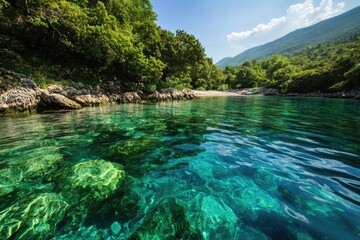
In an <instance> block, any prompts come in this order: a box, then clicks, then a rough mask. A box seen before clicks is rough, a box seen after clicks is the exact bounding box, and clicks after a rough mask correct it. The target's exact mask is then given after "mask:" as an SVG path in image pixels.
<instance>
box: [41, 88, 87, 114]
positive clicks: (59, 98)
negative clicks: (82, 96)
mask: <svg viewBox="0 0 360 240" xmlns="http://www.w3.org/2000/svg"><path fill="white" fill-rule="evenodd" d="M40 97H41V102H40V104H39V105H38V106H37V110H38V111H39V112H43V111H47V110H71V109H79V108H81V105H80V104H78V103H77V102H74V101H73V100H71V99H69V98H67V97H65V96H63V95H61V94H57V93H49V92H48V91H44V90H40Z"/></svg>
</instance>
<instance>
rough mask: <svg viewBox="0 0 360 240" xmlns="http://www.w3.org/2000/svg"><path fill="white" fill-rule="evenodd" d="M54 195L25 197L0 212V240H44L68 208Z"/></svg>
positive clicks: (45, 194) (59, 197)
mask: <svg viewBox="0 0 360 240" xmlns="http://www.w3.org/2000/svg"><path fill="white" fill-rule="evenodd" d="M68 206H69V205H68V203H66V202H65V201H64V200H63V199H62V197H61V196H60V195H58V194H55V193H43V194H40V195H36V196H35V195H32V196H27V197H26V198H25V199H22V200H20V201H19V202H17V203H15V204H14V205H12V206H11V207H9V208H7V209H5V210H3V211H1V212H0V239H10V238H11V239H46V238H49V236H51V234H52V233H53V232H54V230H55V229H56V226H57V224H58V223H59V222H60V221H61V219H62V218H63V216H64V213H65V211H66V210H67V208H68Z"/></svg>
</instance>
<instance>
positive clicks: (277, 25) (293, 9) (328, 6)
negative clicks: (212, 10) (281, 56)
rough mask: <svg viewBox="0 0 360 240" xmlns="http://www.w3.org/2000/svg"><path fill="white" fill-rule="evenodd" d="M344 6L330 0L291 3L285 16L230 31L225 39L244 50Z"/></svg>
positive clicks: (305, 25) (320, 18)
mask: <svg viewBox="0 0 360 240" xmlns="http://www.w3.org/2000/svg"><path fill="white" fill-rule="evenodd" d="M344 7H345V3H344V2H340V3H338V4H336V5H334V3H333V1H332V0H321V3H320V6H318V7H316V6H315V5H314V3H313V1H312V0H305V2H303V3H298V4H295V5H291V6H290V7H289V8H288V10H287V14H286V16H283V17H280V18H273V19H272V20H271V21H270V22H268V23H266V24H263V23H262V24H259V25H257V26H256V27H254V28H252V29H251V30H247V31H243V32H232V33H230V34H228V35H227V39H228V42H229V43H230V45H231V47H232V48H234V49H236V50H237V51H244V50H246V49H248V48H251V47H254V46H258V45H261V44H264V43H266V42H269V41H273V40H275V39H277V38H279V37H282V36H284V35H286V34H287V33H289V32H291V31H294V30H296V29H299V28H304V27H308V26H310V25H313V24H315V23H317V22H320V21H322V20H325V19H327V18H330V17H333V16H335V15H338V14H340V13H342V12H343V9H344Z"/></svg>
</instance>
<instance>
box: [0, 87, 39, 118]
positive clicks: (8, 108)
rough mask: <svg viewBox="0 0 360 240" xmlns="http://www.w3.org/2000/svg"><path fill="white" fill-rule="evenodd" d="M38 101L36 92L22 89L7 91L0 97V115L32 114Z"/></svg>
mask: <svg viewBox="0 0 360 240" xmlns="http://www.w3.org/2000/svg"><path fill="white" fill-rule="evenodd" d="M39 101H40V98H39V95H38V93H37V91H35V90H33V89H29V88H24V87H17V88H14V89H9V90H8V91H6V92H3V93H2V94H1V95H0V113H5V114H9V113H16V112H33V111H35V109H36V106H37V105H38V103H39Z"/></svg>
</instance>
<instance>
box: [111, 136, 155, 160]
mask: <svg viewBox="0 0 360 240" xmlns="http://www.w3.org/2000/svg"><path fill="white" fill-rule="evenodd" d="M157 147H158V142H157V141H155V140H154V139H150V138H146V137H140V138H132V139H129V140H126V141H124V142H122V143H121V144H116V145H113V146H111V147H110V153H111V154H112V155H120V156H122V157H128V156H136V155H139V154H141V153H144V152H146V151H147V150H152V149H156V148H157Z"/></svg>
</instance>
